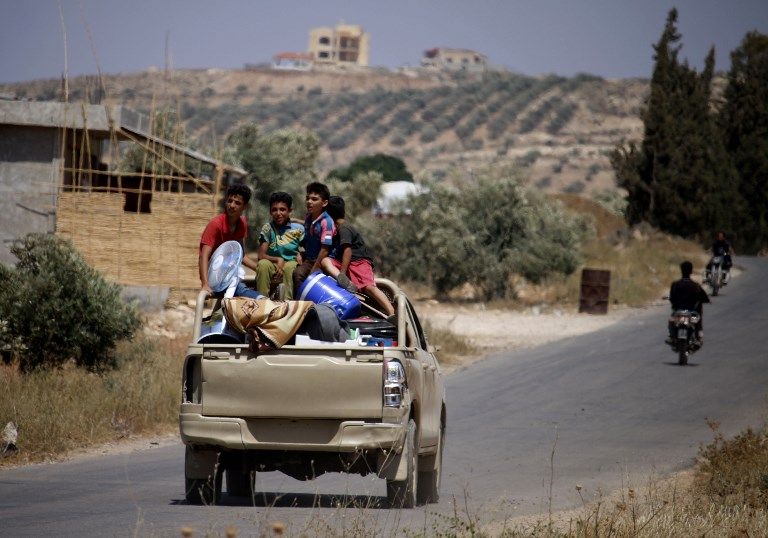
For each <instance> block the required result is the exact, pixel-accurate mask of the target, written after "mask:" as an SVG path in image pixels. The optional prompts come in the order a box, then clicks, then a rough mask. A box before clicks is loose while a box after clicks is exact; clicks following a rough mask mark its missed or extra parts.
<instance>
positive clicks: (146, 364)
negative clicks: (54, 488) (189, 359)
mask: <svg viewBox="0 0 768 538" xmlns="http://www.w3.org/2000/svg"><path fill="white" fill-rule="evenodd" d="M187 342H188V338H179V339H175V340H168V339H153V340H150V339H147V338H146V337H137V338H136V339H135V340H134V341H133V342H125V343H122V344H121V345H120V346H119V347H118V349H117V355H118V358H119V361H120V364H121V367H120V368H119V369H116V370H113V371H110V372H107V373H105V374H103V375H97V374H93V373H88V372H86V371H83V370H81V369H78V368H75V367H67V368H63V369H61V370H51V371H40V372H33V373H30V374H21V373H20V372H19V371H18V369H17V368H15V367H14V366H2V367H0V392H2V394H3V397H2V398H1V399H0V423H2V425H4V424H6V422H8V421H13V422H15V423H16V425H17V428H18V442H17V446H18V448H19V451H18V452H17V453H16V454H14V455H11V456H9V457H6V458H5V459H2V460H0V465H7V464H11V465H13V464H19V463H27V462H34V461H41V460H45V459H49V458H53V457H56V456H59V455H61V454H65V453H67V452H69V451H72V450H75V449H79V448H83V447H88V446H93V445H97V444H100V443H104V442H109V441H115V440H119V439H124V438H127V437H129V436H132V435H137V434H147V433H155V432H159V431H167V430H168V429H169V427H170V426H171V425H173V424H174V423H175V422H176V421H177V419H178V412H179V407H178V406H179V400H180V391H181V389H180V386H179V380H180V372H181V363H182V361H183V359H184V354H185V350H186V344H187Z"/></svg>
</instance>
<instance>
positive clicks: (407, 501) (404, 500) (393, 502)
mask: <svg viewBox="0 0 768 538" xmlns="http://www.w3.org/2000/svg"><path fill="white" fill-rule="evenodd" d="M418 453H419V449H418V447H417V446H416V422H414V420H413V419H411V420H409V421H408V433H407V434H406V436H405V444H404V445H403V457H404V458H406V462H407V464H408V476H407V477H406V479H405V480H387V501H389V507H390V508H413V507H414V506H416V492H417V487H418V475H419V473H418Z"/></svg>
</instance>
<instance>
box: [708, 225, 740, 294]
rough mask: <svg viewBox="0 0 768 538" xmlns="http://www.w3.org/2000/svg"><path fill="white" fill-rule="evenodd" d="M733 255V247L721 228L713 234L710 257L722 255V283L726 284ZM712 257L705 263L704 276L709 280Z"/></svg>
mask: <svg viewBox="0 0 768 538" xmlns="http://www.w3.org/2000/svg"><path fill="white" fill-rule="evenodd" d="M732 255H733V247H732V246H731V244H730V243H729V242H728V241H727V240H726V239H725V232H723V231H722V230H721V231H719V232H717V234H716V235H715V241H714V243H712V257H713V258H714V257H715V256H722V257H723V285H726V284H728V279H729V276H730V274H731V273H730V271H731V266H732V265H733V260H732V258H731V256H732ZM712 265H713V263H712V259H710V260H709V263H708V264H707V272H706V276H705V278H706V279H707V280H709V278H710V276H711V274H712Z"/></svg>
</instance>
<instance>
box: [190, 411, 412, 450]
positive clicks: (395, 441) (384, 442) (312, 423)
mask: <svg viewBox="0 0 768 538" xmlns="http://www.w3.org/2000/svg"><path fill="white" fill-rule="evenodd" d="M179 429H180V431H181V439H182V441H183V442H184V443H185V444H188V445H190V444H192V445H207V446H214V447H221V448H228V449H234V450H254V449H255V450H297V451H302V450H306V451H320V452H322V451H327V452H354V451H356V450H373V449H390V448H393V447H395V448H399V447H400V446H401V445H402V443H403V439H404V438H405V433H406V429H405V425H403V424H392V423H384V422H365V421H362V420H346V421H341V420H320V419H317V420H316V419H296V420H288V419H242V418H230V417H208V416H203V415H200V414H199V413H181V414H179Z"/></svg>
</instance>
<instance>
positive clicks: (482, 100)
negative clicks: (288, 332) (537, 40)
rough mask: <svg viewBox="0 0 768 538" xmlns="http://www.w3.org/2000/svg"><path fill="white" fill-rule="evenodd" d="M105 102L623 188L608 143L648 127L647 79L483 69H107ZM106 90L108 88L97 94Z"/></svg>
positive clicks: (41, 91)
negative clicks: (469, 72) (467, 72)
mask: <svg viewBox="0 0 768 538" xmlns="http://www.w3.org/2000/svg"><path fill="white" fill-rule="evenodd" d="M104 81H105V88H106V98H105V99H104V101H105V102H108V103H113V104H125V105H127V106H130V107H132V108H135V109H138V110H140V111H144V112H149V111H150V110H151V109H152V108H156V107H160V106H169V105H170V106H173V107H175V108H176V109H177V110H178V111H179V113H180V116H181V118H182V120H183V121H184V124H185V126H186V128H187V131H188V133H189V134H190V135H191V136H192V137H193V138H196V139H197V140H198V141H199V142H200V145H201V146H202V147H220V146H221V142H222V141H223V140H224V138H225V137H226V135H227V134H228V133H229V132H230V131H231V130H232V129H233V128H235V127H236V126H237V125H238V124H239V123H241V122H245V121H256V122H257V123H259V124H260V125H261V126H262V127H263V129H264V130H273V129H278V128H283V127H290V128H295V129H310V130H312V131H314V132H316V133H317V135H318V137H319V139H320V141H321V144H322V149H321V161H320V163H319V164H320V168H321V171H322V172H326V171H328V170H330V169H331V168H334V167H336V166H341V165H346V164H348V163H349V161H351V160H352V159H353V158H354V157H356V156H357V155H359V154H362V153H373V152H379V151H381V152H385V153H389V154H393V155H397V156H399V157H401V158H403V159H404V160H405V161H406V163H407V164H408V166H409V169H410V170H411V171H413V172H414V173H418V172H419V171H422V170H427V171H432V172H435V173H437V174H438V175H440V174H444V173H445V171H446V170H448V169H450V168H451V167H454V166H459V167H460V168H462V169H464V170H466V171H467V172H468V173H470V174H471V170H472V169H473V168H477V167H478V166H482V165H485V164H489V163H496V164H510V163H517V164H522V165H525V166H527V167H528V168H529V173H528V177H529V179H530V182H531V184H532V185H534V186H537V187H539V188H541V189H543V190H547V191H554V192H558V191H563V192H570V193H580V192H592V191H602V190H606V189H613V188H614V174H613V171H612V170H611V167H610V163H609V161H608V157H607V154H608V152H609V151H610V150H611V149H613V147H615V145H616V144H617V143H619V142H621V141H623V140H628V139H639V138H640V137H641V136H642V122H641V121H640V118H639V111H640V108H641V106H642V103H643V99H644V98H645V96H646V94H647V91H648V83H647V81H645V80H640V79H627V80H603V79H600V78H597V77H592V76H589V75H580V76H576V77H572V78H563V77H557V76H547V77H528V76H524V75H519V74H514V73H508V72H490V73H487V74H486V75H484V76H483V77H475V78H473V77H469V76H461V75H450V74H439V73H425V72H418V71H412V72H403V73H390V72H385V71H381V72H380V71H375V70H372V71H366V72H362V73H335V72H287V71H273V70H269V69H264V70H231V71H225V70H218V69H209V70H197V71H174V72H170V73H161V72H146V73H137V74H121V75H109V76H105V77H104ZM60 86H61V83H60V81H57V80H48V81H33V82H27V83H17V84H6V85H0V92H3V93H11V94H14V93H15V94H16V95H18V96H20V97H26V98H28V99H55V98H57V96H58V95H59V94H60ZM98 86H99V85H98V81H97V79H96V78H94V77H79V78H77V79H74V80H72V81H70V87H71V88H72V90H71V97H70V98H71V100H78V99H84V98H85V99H90V100H93V99H94V97H93V96H94V95H98V94H99V93H100V92H99V91H98V90H97V88H98ZM96 98H98V97H96Z"/></svg>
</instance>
